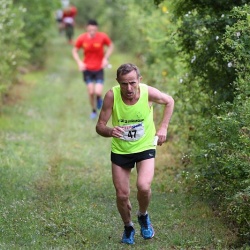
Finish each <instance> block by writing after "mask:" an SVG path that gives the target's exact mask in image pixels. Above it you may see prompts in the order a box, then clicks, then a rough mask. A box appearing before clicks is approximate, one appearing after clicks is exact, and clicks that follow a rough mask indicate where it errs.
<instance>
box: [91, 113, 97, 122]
mask: <svg viewBox="0 0 250 250" xmlns="http://www.w3.org/2000/svg"><path fill="white" fill-rule="evenodd" d="M96 117H97V113H96V112H92V113H91V114H90V119H92V120H94V119H95V118H96Z"/></svg>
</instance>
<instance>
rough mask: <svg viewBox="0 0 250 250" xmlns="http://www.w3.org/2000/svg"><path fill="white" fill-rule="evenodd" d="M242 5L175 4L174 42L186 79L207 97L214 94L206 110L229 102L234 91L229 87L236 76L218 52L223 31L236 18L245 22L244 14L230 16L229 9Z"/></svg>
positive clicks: (217, 3)
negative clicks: (185, 68) (184, 65)
mask: <svg viewBox="0 0 250 250" xmlns="http://www.w3.org/2000/svg"><path fill="white" fill-rule="evenodd" d="M225 2H227V3H225ZM244 3H245V1H243V0H242V1H230V2H229V1H221V0H216V1H210V0H207V1H192V0H189V1H176V6H175V13H176V15H177V16H178V17H179V18H180V20H181V21H182V22H181V25H180V27H179V29H178V42H179V44H180V47H181V48H182V51H183V52H184V55H183V57H184V58H185V61H186V62H187V65H188V67H189V71H190V72H189V79H190V80H191V81H197V82H198V83H199V85H200V86H201V87H202V88H203V89H204V91H206V92H208V93H210V95H211V94H213V93H214V92H216V96H214V98H213V100H212V102H210V103H208V104H207V105H209V106H211V105H213V104H219V103H222V102H225V101H230V102H232V101H233V98H234V90H235V89H234V87H233V86H232V83H233V82H234V81H235V80H236V78H237V72H235V69H234V67H230V64H228V63H229V62H228V61H226V60H225V58H224V56H223V55H222V54H221V53H218V50H219V47H220V44H221V39H222V37H223V35H224V33H225V30H226V27H227V26H232V25H233V24H234V23H235V22H237V20H238V19H239V18H240V19H242V20H246V14H245V15H241V17H239V16H238V17H237V18H236V17H232V16H231V10H232V8H233V7H234V6H241V5H243V4H244ZM187 84H189V83H188V82H187ZM205 105H206V104H205ZM210 110H211V109H210ZM211 111H212V110H211Z"/></svg>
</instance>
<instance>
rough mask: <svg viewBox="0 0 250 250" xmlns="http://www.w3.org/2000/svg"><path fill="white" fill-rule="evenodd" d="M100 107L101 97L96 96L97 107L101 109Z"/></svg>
mask: <svg viewBox="0 0 250 250" xmlns="http://www.w3.org/2000/svg"><path fill="white" fill-rule="evenodd" d="M101 107H102V98H101V97H98V98H97V108H98V109H101Z"/></svg>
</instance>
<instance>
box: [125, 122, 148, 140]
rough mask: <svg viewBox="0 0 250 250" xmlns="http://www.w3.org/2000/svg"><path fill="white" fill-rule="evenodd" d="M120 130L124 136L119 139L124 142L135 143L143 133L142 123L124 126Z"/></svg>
mask: <svg viewBox="0 0 250 250" xmlns="http://www.w3.org/2000/svg"><path fill="white" fill-rule="evenodd" d="M121 128H122V129H124V134H123V136H122V137H121V139H123V140H125V141H137V140H139V139H140V138H141V137H142V136H143V135H144V133H145V131H144V125H143V123H137V124H131V125H125V126H121Z"/></svg>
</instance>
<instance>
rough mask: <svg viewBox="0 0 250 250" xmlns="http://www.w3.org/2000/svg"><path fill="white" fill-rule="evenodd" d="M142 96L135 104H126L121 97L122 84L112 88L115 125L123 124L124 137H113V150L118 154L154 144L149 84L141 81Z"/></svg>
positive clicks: (140, 149) (142, 149) (136, 150)
mask: <svg viewBox="0 0 250 250" xmlns="http://www.w3.org/2000/svg"><path fill="white" fill-rule="evenodd" d="M139 87H140V98H139V100H138V101H137V103H135V104H134V105H126V104H125V103H124V102H123V100H122V97H121V90H120V85H117V86H115V87H113V88H112V90H113V93H114V105H113V111H112V124H113V126H121V127H122V128H123V129H124V130H125V133H124V135H123V137H122V138H121V139H120V138H112V146H111V151H112V152H113V153H116V154H132V153H138V152H142V151H145V150H148V149H155V148H156V147H155V146H154V145H153V141H154V136H155V125H154V120H153V106H151V107H149V104H148V86H147V85H146V84H143V83H140V85H139Z"/></svg>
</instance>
